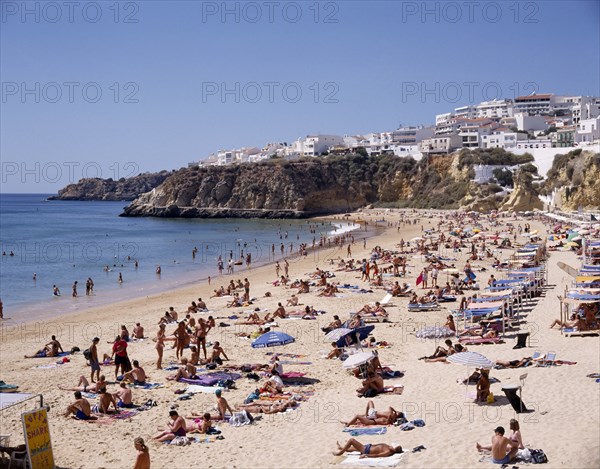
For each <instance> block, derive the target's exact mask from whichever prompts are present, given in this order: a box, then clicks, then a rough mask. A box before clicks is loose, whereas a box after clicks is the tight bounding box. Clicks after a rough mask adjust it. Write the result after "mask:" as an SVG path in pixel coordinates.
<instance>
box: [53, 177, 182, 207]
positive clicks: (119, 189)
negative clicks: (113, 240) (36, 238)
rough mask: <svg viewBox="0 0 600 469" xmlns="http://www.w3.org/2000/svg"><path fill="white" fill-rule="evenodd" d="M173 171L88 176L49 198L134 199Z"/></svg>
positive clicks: (161, 181) (155, 185)
mask: <svg viewBox="0 0 600 469" xmlns="http://www.w3.org/2000/svg"><path fill="white" fill-rule="evenodd" d="M171 174H173V172H171V171H161V172H160V173H146V174H139V175H138V176H133V177H130V178H127V179H125V178H121V179H119V180H118V181H114V180H112V179H99V178H88V179H81V180H80V181H79V182H78V183H76V184H69V185H68V186H67V187H65V188H64V189H61V190H59V191H58V195H56V196H52V197H49V200H115V201H118V200H134V199H135V198H137V197H139V196H140V195H141V194H143V193H145V192H148V191H150V190H152V189H153V188H155V187H157V186H159V185H160V184H162V183H163V182H164V181H165V179H167V177H169V176H170V175H171Z"/></svg>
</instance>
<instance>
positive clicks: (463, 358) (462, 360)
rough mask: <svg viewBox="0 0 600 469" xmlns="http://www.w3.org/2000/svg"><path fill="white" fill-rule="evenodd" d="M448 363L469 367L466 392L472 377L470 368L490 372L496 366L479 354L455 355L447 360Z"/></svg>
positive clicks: (460, 353)
mask: <svg viewBox="0 0 600 469" xmlns="http://www.w3.org/2000/svg"><path fill="white" fill-rule="evenodd" d="M446 361H448V362H450V363H455V364H457V365H463V366H466V367H467V380H466V384H465V390H467V386H469V377H470V376H471V373H469V368H471V367H475V368H486V369H488V370H489V369H491V368H492V367H493V366H494V362H493V361H491V360H490V359H489V358H487V357H484V356H483V355H481V354H480V353H477V352H459V353H453V354H452V355H450V356H449V357H447V358H446Z"/></svg>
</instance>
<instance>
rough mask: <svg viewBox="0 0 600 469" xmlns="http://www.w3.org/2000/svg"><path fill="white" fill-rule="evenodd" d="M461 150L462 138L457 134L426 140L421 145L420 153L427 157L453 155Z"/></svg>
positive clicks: (437, 136)
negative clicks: (442, 154)
mask: <svg viewBox="0 0 600 469" xmlns="http://www.w3.org/2000/svg"><path fill="white" fill-rule="evenodd" d="M459 148H462V138H461V137H460V135H457V134H454V135H436V136H434V137H432V138H426V139H424V140H423V141H421V143H419V151H420V152H421V153H423V154H427V155H431V154H436V153H437V154H439V153H452V152H453V151H454V150H458V149H459Z"/></svg>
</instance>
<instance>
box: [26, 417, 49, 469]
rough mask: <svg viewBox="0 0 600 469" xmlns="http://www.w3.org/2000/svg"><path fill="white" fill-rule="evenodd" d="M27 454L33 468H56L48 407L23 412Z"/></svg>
mask: <svg viewBox="0 0 600 469" xmlns="http://www.w3.org/2000/svg"><path fill="white" fill-rule="evenodd" d="M21 419H22V420H23V432H24V434H25V443H26V445H27V455H28V456H29V462H30V463H31V468H32V469H54V455H53V454H52V442H51V441H50V428H49V426H48V414H47V412H46V409H37V410H33V411H31V412H24V413H23V414H21Z"/></svg>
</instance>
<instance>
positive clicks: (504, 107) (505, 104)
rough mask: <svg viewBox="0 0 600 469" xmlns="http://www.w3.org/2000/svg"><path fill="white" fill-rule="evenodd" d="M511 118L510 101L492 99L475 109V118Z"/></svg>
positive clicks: (511, 104) (511, 105) (511, 106)
mask: <svg viewBox="0 0 600 469" xmlns="http://www.w3.org/2000/svg"><path fill="white" fill-rule="evenodd" d="M512 116H513V102H512V100H510V99H494V100H492V101H482V102H481V103H479V104H478V105H477V107H476V115H475V117H488V118H490V119H502V118H505V117H512Z"/></svg>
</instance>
